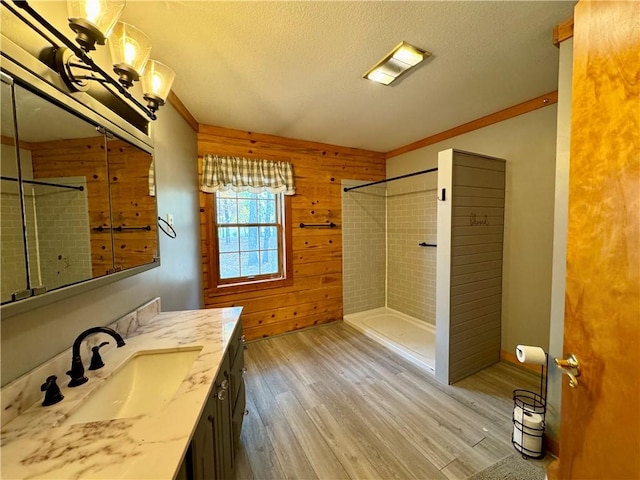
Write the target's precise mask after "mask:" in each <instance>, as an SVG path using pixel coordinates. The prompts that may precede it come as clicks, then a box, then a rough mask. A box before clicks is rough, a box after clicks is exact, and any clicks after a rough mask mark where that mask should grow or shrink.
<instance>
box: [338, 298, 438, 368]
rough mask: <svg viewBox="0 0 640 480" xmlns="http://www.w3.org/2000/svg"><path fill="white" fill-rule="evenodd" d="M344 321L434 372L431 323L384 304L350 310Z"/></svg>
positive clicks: (433, 336)
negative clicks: (354, 310) (369, 308)
mask: <svg viewBox="0 0 640 480" xmlns="http://www.w3.org/2000/svg"><path fill="white" fill-rule="evenodd" d="M344 321H345V322H346V323H347V324H349V325H351V326H352V327H354V328H356V329H358V330H360V331H361V332H362V333H364V334H365V335H366V336H368V337H369V338H371V339H373V340H375V341H377V342H378V343H380V344H382V345H384V346H385V347H387V348H389V349H391V350H393V351H394V352H396V353H397V354H399V355H401V356H402V357H404V358H406V359H407V360H409V361H411V362H413V363H414V364H416V365H418V366H419V367H421V368H424V369H425V370H427V371H429V372H431V373H434V372H435V367H436V332H435V327H434V326H432V325H430V324H428V323H425V322H421V321H420V320H416V319H415V318H413V317H410V316H409V315H405V314H404V313H400V312H398V311H396V310H393V309H391V308H387V307H382V308H376V309H373V310H367V311H365V312H358V313H351V314H348V315H345V316H344Z"/></svg>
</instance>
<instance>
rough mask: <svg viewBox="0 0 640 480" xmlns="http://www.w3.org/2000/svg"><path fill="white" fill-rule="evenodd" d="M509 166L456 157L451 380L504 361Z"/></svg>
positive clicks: (469, 156)
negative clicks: (504, 248) (504, 256)
mask: <svg viewBox="0 0 640 480" xmlns="http://www.w3.org/2000/svg"><path fill="white" fill-rule="evenodd" d="M504 190H505V161H504V160H499V159H490V158H485V157H480V156H476V155H472V154H466V153H461V152H454V157H453V192H452V197H451V203H452V228H451V295H450V298H451V304H450V305H451V306H450V309H451V310H450V339H449V342H450V343H449V378H450V383H453V382H456V381H458V380H460V379H462V378H464V377H466V376H468V375H471V374H472V373H475V372H477V371H478V370H481V369H482V368H485V367H487V366H489V365H492V364H494V363H496V362H497V361H499V360H500V340H501V311H502V243H503V230H504Z"/></svg>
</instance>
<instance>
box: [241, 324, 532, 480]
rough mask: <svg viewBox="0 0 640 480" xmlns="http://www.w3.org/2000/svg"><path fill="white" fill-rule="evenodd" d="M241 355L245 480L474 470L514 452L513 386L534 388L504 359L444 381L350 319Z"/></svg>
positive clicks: (457, 474)
mask: <svg viewBox="0 0 640 480" xmlns="http://www.w3.org/2000/svg"><path fill="white" fill-rule="evenodd" d="M245 358H246V366H247V369H248V373H247V375H246V377H245V380H246V384H247V408H248V410H249V415H248V416H247V417H245V423H244V426H243V429H242V436H241V446H240V452H239V454H238V460H237V462H236V466H235V476H236V479H237V480H245V479H247V480H248V479H255V480H262V479H284V478H287V479H327V480H334V479H420V480H425V479H464V478H468V477H469V476H471V475H473V474H474V473H476V472H478V471H480V470H483V469H484V468H486V467H488V466H490V465H492V464H494V463H496V462H498V461H499V460H501V459H502V458H504V457H506V456H507V455H510V454H512V453H514V452H515V449H514V448H513V446H512V445H511V432H512V423H511V414H512V410H513V401H512V391H513V389H514V388H526V389H530V390H534V391H537V389H538V378H537V377H536V376H535V375H534V374H532V373H530V372H527V371H524V370H520V369H518V368H515V367H513V366H511V365H509V364H506V363H499V364H496V365H494V366H492V367H489V368H488V369H485V370H483V371H482V372H479V373H477V374H475V375H473V376H472V377H469V378H467V379H465V380H462V381H460V382H458V383H457V384H455V385H453V386H447V385H441V384H439V383H438V382H437V381H436V380H435V378H434V377H433V376H432V375H430V374H428V373H426V372H424V371H422V370H420V369H418V368H417V367H415V366H413V365H412V364H411V363H409V362H407V361H406V360H404V359H403V358H401V357H399V356H397V355H396V354H394V353H393V352H391V351H389V350H387V349H385V348H384V347H382V346H380V345H378V344H377V343H375V342H373V341H372V340H370V339H368V338H367V337H366V336H364V335H362V334H361V333H360V332H358V331H356V330H354V329H353V328H351V327H349V326H348V325H346V324H344V323H343V322H335V323H332V324H330V325H327V326H322V327H317V328H312V329H307V330H303V331H300V332H296V333H292V334H289V335H283V336H279V337H274V338H269V339H265V340H260V341H257V342H252V343H249V344H248V348H247V350H246V351H245ZM543 463H544V462H543Z"/></svg>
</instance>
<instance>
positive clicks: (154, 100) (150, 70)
mask: <svg viewBox="0 0 640 480" xmlns="http://www.w3.org/2000/svg"><path fill="white" fill-rule="evenodd" d="M175 76H176V73H175V72H174V71H173V70H171V69H170V68H169V67H167V66H166V65H165V64H164V63H160V62H158V61H157V60H151V59H150V60H149V61H147V65H146V66H145V68H144V72H143V73H142V91H143V92H144V99H145V100H146V101H147V107H148V108H149V109H150V110H151V111H152V112H155V111H156V110H158V108H160V107H161V106H162V105H164V102H165V100H166V99H167V97H168V96H169V91H170V90H171V85H172V84H173V79H174V78H175Z"/></svg>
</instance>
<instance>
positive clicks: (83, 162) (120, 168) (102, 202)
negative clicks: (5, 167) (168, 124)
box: [29, 136, 157, 277]
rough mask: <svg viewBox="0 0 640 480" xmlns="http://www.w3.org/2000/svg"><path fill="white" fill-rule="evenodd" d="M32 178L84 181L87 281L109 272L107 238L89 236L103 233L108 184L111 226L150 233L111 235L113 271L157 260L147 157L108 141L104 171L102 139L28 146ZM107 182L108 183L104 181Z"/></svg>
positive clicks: (107, 223)
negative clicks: (88, 229)
mask: <svg viewBox="0 0 640 480" xmlns="http://www.w3.org/2000/svg"><path fill="white" fill-rule="evenodd" d="M29 148H30V150H31V156H32V162H33V176H34V178H36V179H41V180H44V179H46V178H51V177H67V176H84V177H85V178H86V179H87V198H88V204H89V225H90V227H91V229H92V230H91V263H92V272H93V276H94V277H97V276H102V275H104V274H105V273H106V272H107V270H110V269H111V268H113V260H112V255H113V253H112V248H111V233H110V232H109V230H105V231H102V232H99V231H96V230H93V228H95V227H99V226H103V227H109V226H110V225H111V220H110V218H109V182H111V189H112V207H113V210H114V213H113V221H114V226H119V225H123V226H136V225H150V226H151V230H150V231H145V230H141V231H134V232H122V233H118V232H116V234H115V235H114V237H115V240H116V242H115V246H116V266H118V267H122V268H123V269H126V268H130V267H133V266H136V265H142V264H145V263H149V262H151V261H153V257H154V256H155V255H157V233H156V231H157V223H156V221H155V216H156V213H155V212H156V207H155V205H156V203H155V198H154V197H150V196H149V184H148V176H149V162H150V161H151V158H150V156H149V155H148V154H147V153H145V152H142V151H141V150H139V149H137V148H136V147H133V146H132V145H129V144H127V143H126V142H123V141H121V140H118V139H114V140H109V152H108V153H109V169H107V161H106V156H105V150H104V149H105V145H104V137H102V136H99V137H90V138H80V139H67V140H60V141H52V142H39V143H36V142H31V143H29ZM110 177H111V178H110Z"/></svg>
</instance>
